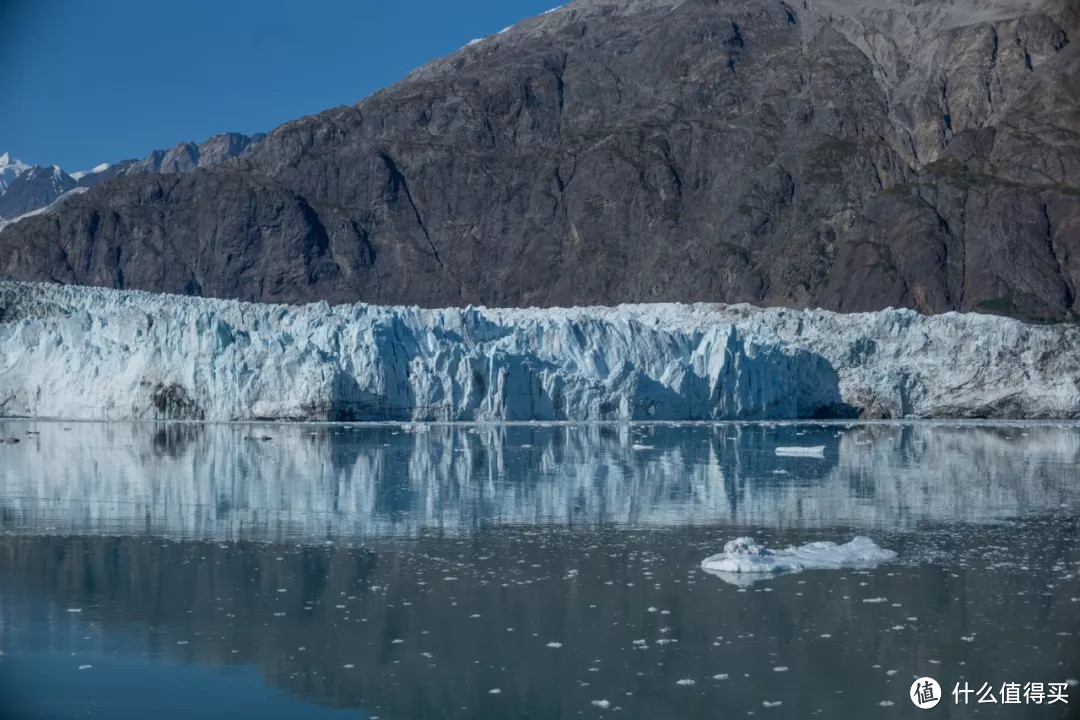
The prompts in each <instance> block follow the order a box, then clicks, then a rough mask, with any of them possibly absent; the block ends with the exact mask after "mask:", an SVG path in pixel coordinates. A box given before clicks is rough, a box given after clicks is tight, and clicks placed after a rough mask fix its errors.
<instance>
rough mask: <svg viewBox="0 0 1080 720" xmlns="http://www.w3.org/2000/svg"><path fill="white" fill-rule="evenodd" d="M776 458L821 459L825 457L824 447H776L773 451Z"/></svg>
mask: <svg viewBox="0 0 1080 720" xmlns="http://www.w3.org/2000/svg"><path fill="white" fill-rule="evenodd" d="M775 452H776V455H777V456H778V457H812V458H822V459H824V457H825V446H824V445H810V446H800V445H792V446H787V447H778V448H776V450H775Z"/></svg>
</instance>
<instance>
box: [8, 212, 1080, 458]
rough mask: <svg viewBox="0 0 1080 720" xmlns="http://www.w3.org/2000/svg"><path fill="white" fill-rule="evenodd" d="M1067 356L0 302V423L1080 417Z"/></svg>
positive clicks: (140, 300)
mask: <svg viewBox="0 0 1080 720" xmlns="http://www.w3.org/2000/svg"><path fill="white" fill-rule="evenodd" d="M64 197H65V198H66V197H68V196H64ZM1078 348H1080V326H1076V325H1069V324H1062V325H1050V326H1036V325H1025V324H1023V323H1020V322H1017V321H1014V320H1008V319H1004V318H1000V317H992V316H987V315H973V314H969V315H962V314H956V313H948V314H945V315H939V316H934V317H924V316H921V315H918V314H917V313H914V312H911V311H907V310H884V311H881V312H876V313H864V314H857V315H841V314H837V313H829V312H825V311H820V310H784V309H767V310H763V309H759V308H753V307H750V306H746V305H738V306H724V305H666V304H658V305H622V306H618V307H611V308H608V307H591V308H569V309H563V308H544V309H537V308H529V309H486V308H473V307H468V308H447V309H437V310H428V309H420V308H415V307H380V306H372V305H365V304H356V305H342V306H338V307H330V306H328V305H327V304H325V303H316V304H312V305H307V306H284V305H264V304H252V303H241V302H235V301H222V300H212V299H202V298H191V297H178V296H169V295H152V294H149V293H142V292H129V291H116V290H104V289H97V288H80V287H72V286H60V285H53V284H36V283H15V282H0V416H23V417H61V418H68V419H108V420H119V419H194V420H199V419H201V420H254V419H269V420H354V421H366V420H395V421H430V420H440V421H553V420H573V421H578V420H618V421H623V420H650V421H657V420H709V421H711V420H734V419H739V420H751V419H753V420H760V419H795V418H810V417H857V416H862V417H873V418H901V417H904V418H935V417H939V418H940V417H945V418H972V417H974V418H987V417H994V418H1080V363H1078V362H1077V360H1078V356H1080V350H1078ZM818 450H819V446H811V447H805V448H797V447H796V448H791V447H782V448H777V449H776V453H777V455H785V454H787V455H797V456H804V457H821V455H820V454H819V452H818ZM811 451H813V452H811Z"/></svg>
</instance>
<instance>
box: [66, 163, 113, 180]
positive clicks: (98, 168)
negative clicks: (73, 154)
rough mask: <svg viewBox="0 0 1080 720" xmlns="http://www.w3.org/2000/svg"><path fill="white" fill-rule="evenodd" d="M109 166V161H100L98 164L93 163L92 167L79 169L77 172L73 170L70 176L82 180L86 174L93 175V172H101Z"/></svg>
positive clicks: (110, 165)
mask: <svg viewBox="0 0 1080 720" xmlns="http://www.w3.org/2000/svg"><path fill="white" fill-rule="evenodd" d="M110 167H112V164H111V163H101V164H100V165H95V166H94V167H93V168H91V169H89V170H79V171H78V172H73V173H71V177H72V178H74V179H75V180H82V179H83V178H84V177H86V176H87V175H94V174H97V173H103V172H105V171H106V170H108V169H109V168H110Z"/></svg>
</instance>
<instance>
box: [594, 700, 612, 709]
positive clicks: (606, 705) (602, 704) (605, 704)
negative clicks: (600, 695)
mask: <svg viewBox="0 0 1080 720" xmlns="http://www.w3.org/2000/svg"><path fill="white" fill-rule="evenodd" d="M592 704H593V705H595V706H596V707H598V708H600V709H601V710H607V709H608V708H609V707H611V703H610V702H609V701H607V700H593V701H592Z"/></svg>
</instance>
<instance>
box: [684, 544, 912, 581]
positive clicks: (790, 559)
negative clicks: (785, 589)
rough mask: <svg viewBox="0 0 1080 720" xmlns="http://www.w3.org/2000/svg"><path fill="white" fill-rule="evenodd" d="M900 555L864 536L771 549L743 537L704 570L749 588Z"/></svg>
mask: <svg viewBox="0 0 1080 720" xmlns="http://www.w3.org/2000/svg"><path fill="white" fill-rule="evenodd" d="M895 558H896V553H895V552H893V551H892V550H886V549H885V548H882V547H878V546H877V545H876V544H875V543H874V541H873V540H871V539H870V538H868V537H865V536H863V535H858V536H856V537H855V538H854V539H853V540H852V541H851V542H848V543H844V544H842V545H837V544H836V543H834V542H828V541H821V542H812V543H807V544H806V545H802V546H800V547H789V548H784V549H781V550H770V549H768V548H766V547H764V546H762V545H759V544H758V543H757V541H756V540H754V539H753V538H749V537H741V538H736V539H734V540H731V541H730V542H728V543H727V544H725V545H724V552H722V553H719V554H717V555H710V556H709V557H707V558H705V559H704V560H702V561H701V569H702V570H704V571H705V572H707V573H709V574H710V575H715V576H716V577H718V578H720V579H721V580H724V581H726V582H729V583H731V584H733V585H738V586H740V587H746V586H747V585H750V584H752V583H754V582H755V581H757V580H762V579H764V578H766V577H769V576H770V575H777V574H781V573H797V572H802V571H803V570H837V569H840V568H855V569H869V568H873V567H877V566H878V565H880V564H881V563H885V562H889V561H890V560H894V559H895Z"/></svg>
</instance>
